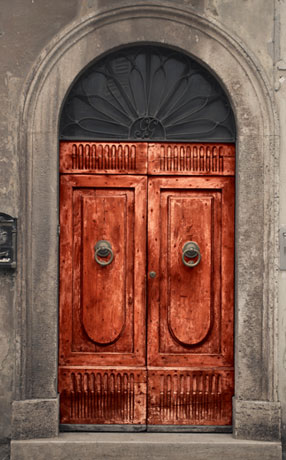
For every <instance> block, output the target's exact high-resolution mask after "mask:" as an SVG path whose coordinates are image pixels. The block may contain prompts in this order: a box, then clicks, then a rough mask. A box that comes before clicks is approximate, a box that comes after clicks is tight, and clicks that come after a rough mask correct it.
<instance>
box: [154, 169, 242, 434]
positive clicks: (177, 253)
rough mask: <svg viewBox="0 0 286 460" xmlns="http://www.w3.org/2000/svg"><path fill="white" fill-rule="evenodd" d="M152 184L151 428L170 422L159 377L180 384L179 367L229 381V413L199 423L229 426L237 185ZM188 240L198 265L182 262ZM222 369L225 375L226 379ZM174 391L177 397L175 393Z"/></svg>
mask: <svg viewBox="0 0 286 460" xmlns="http://www.w3.org/2000/svg"><path fill="white" fill-rule="evenodd" d="M148 187H149V189H148V270H149V272H151V271H154V272H156V274H157V275H156V277H155V278H151V277H150V276H149V278H148V285H149V286H148V298H149V311H148V329H147V331H148V337H147V347H148V351H147V363H148V370H149V371H148V388H152V391H151V393H150V395H149V396H148V398H149V399H148V401H149V402H148V407H149V408H150V410H151V412H150V414H151V415H150V414H149V415H148V417H149V416H150V417H151V418H150V419H149V423H154V424H160V423H162V424H164V423H167V422H166V420H165V418H164V417H163V415H162V414H163V413H162V414H161V415H162V417H163V418H162V419H160V417H159V415H158V408H159V407H160V403H159V401H160V397H159V395H160V392H161V391H162V390H161V389H160V388H161V385H162V380H160V379H161V377H160V376H161V375H165V373H166V372H167V369H166V368H169V371H168V372H169V374H168V375H170V376H171V377H168V378H167V377H164V379H166V378H167V380H168V379H171V380H170V382H171V383H170V384H172V385H173V383H172V381H173V380H172V379H173V377H172V376H173V375H177V377H176V381H177V380H178V378H179V374H178V373H179V371H177V370H176V369H177V368H178V367H179V368H180V372H183V374H182V375H184V368H188V372H189V373H191V374H190V375H196V376H197V375H198V374H197V373H196V374H193V372H194V370H195V369H196V371H199V372H207V374H206V375H210V373H211V374H214V375H223V376H224V377H223V379H222V380H221V382H224V384H223V385H222V386H221V397H220V398H221V399H222V400H223V401H229V403H226V404H227V407H228V409H227V411H228V412H227V415H226V414H225V415H224V416H223V417H222V418H220V419H219V417H220V415H219V414H217V416H215V417H214V418H213V421H212V423H211V420H209V419H207V421H204V420H202V424H208V423H210V424H222V425H223V424H226V423H231V422H230V420H231V403H230V401H231V395H232V392H233V383H232V382H233V276H234V274H233V262H234V200H233V199H234V180H233V178H227V177H225V178H224V177H215V178H201V177H191V178H180V179H178V178H150V179H149V185H148ZM187 241H193V242H196V243H197V244H198V246H199V248H200V252H201V261H200V263H199V264H198V265H197V266H196V267H194V268H190V267H186V266H185V265H184V264H183V260H182V249H183V247H184V244H185V243H186V242H187ZM220 368H223V369H224V370H226V371H227V372H226V373H224V374H221V372H222V370H221V369H220ZM151 369H152V372H151ZM207 369H208V370H207ZM210 369H211V370H210ZM190 378H191V377H190ZM154 379H155V380H154ZM180 379H181V377H180ZM196 379H197V377H196ZM196 379H195V380H193V382H195V381H196ZM218 381H219V377H218ZM164 385H165V383H164ZM168 391H169V390H168ZM170 391H171V390H170ZM172 391H173V393H172V394H173V396H172V398H175V396H174V395H175V393H176V391H177V390H176V391H175V390H172ZM152 393H154V394H153V396H152ZM155 395H157V396H155ZM161 396H162V395H161ZM150 398H151V399H150ZM154 398H155V399H154ZM158 398H159V399H158ZM170 404H172V405H174V404H175V406H176V404H177V403H175V402H174V401H173V402H172V403H170ZM152 406H154V411H155V412H154V411H153V409H152ZM172 407H173V406H172ZM172 410H173V409H172ZM174 410H175V409H174ZM176 410H177V409H176ZM154 413H156V414H157V415H156V416H155V415H154ZM170 417H171V420H172V422H170V423H173V424H180V423H188V421H187V419H184V418H182V417H179V418H178V419H176V418H174V414H173V415H170ZM184 420H185V421H184ZM190 420H191V421H190V423H195V422H194V420H193V419H192V418H191V419H190ZM227 420H228V422H227Z"/></svg>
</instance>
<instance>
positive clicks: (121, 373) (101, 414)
mask: <svg viewBox="0 0 286 460" xmlns="http://www.w3.org/2000/svg"><path fill="white" fill-rule="evenodd" d="M59 382H60V383H59V391H60V393H61V411H60V421H61V423H75V424H85V423H88V424H90V423H94V424H97V423H99V424H104V423H107V424H111V423H125V424H131V423H136V424H145V423H146V370H145V369H143V370H141V369H138V368H137V369H136V368H134V369H120V370H119V369H90V368H88V369H85V368H80V369H78V368H74V369H73V368H61V369H60V375H59Z"/></svg>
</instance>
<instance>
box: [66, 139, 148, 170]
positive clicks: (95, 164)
mask: <svg viewBox="0 0 286 460" xmlns="http://www.w3.org/2000/svg"><path fill="white" fill-rule="evenodd" d="M60 172H61V173H72V174H74V173H81V174H83V173H87V174H90V173H97V174H126V173H131V174H146V173H147V144H146V143H140V142H138V143H118V142H114V143H111V142H109V143H106V142H61V143H60Z"/></svg>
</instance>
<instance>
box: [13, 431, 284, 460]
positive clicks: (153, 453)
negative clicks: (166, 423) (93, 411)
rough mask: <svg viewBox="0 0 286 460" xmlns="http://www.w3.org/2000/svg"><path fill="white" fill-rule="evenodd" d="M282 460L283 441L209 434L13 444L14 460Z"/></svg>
mask: <svg viewBox="0 0 286 460" xmlns="http://www.w3.org/2000/svg"><path fill="white" fill-rule="evenodd" d="M67 458H69V459H71V460H101V459H102V460H123V459H126V460H127V459H128V460H155V459H156V460H169V459H170V460H206V459H212V460H214V459H215V460H242V459H243V460H281V459H282V448H281V443H280V442H269V441H248V440H241V439H235V438H233V436H232V435H231V434H209V433H191V434H189V433H188V434H186V433H60V435H59V436H58V437H55V438H47V439H30V440H17V441H12V442H11V460H66V459H67Z"/></svg>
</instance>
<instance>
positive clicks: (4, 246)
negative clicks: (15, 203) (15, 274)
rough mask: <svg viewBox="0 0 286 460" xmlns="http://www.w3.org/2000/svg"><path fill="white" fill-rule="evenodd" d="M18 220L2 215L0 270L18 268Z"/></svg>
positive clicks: (0, 217)
mask: <svg viewBox="0 0 286 460" xmlns="http://www.w3.org/2000/svg"><path fill="white" fill-rule="evenodd" d="M16 249H17V219H16V218H15V217H12V216H9V215H8V214H4V213H0V268H16V254H17V250H16Z"/></svg>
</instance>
